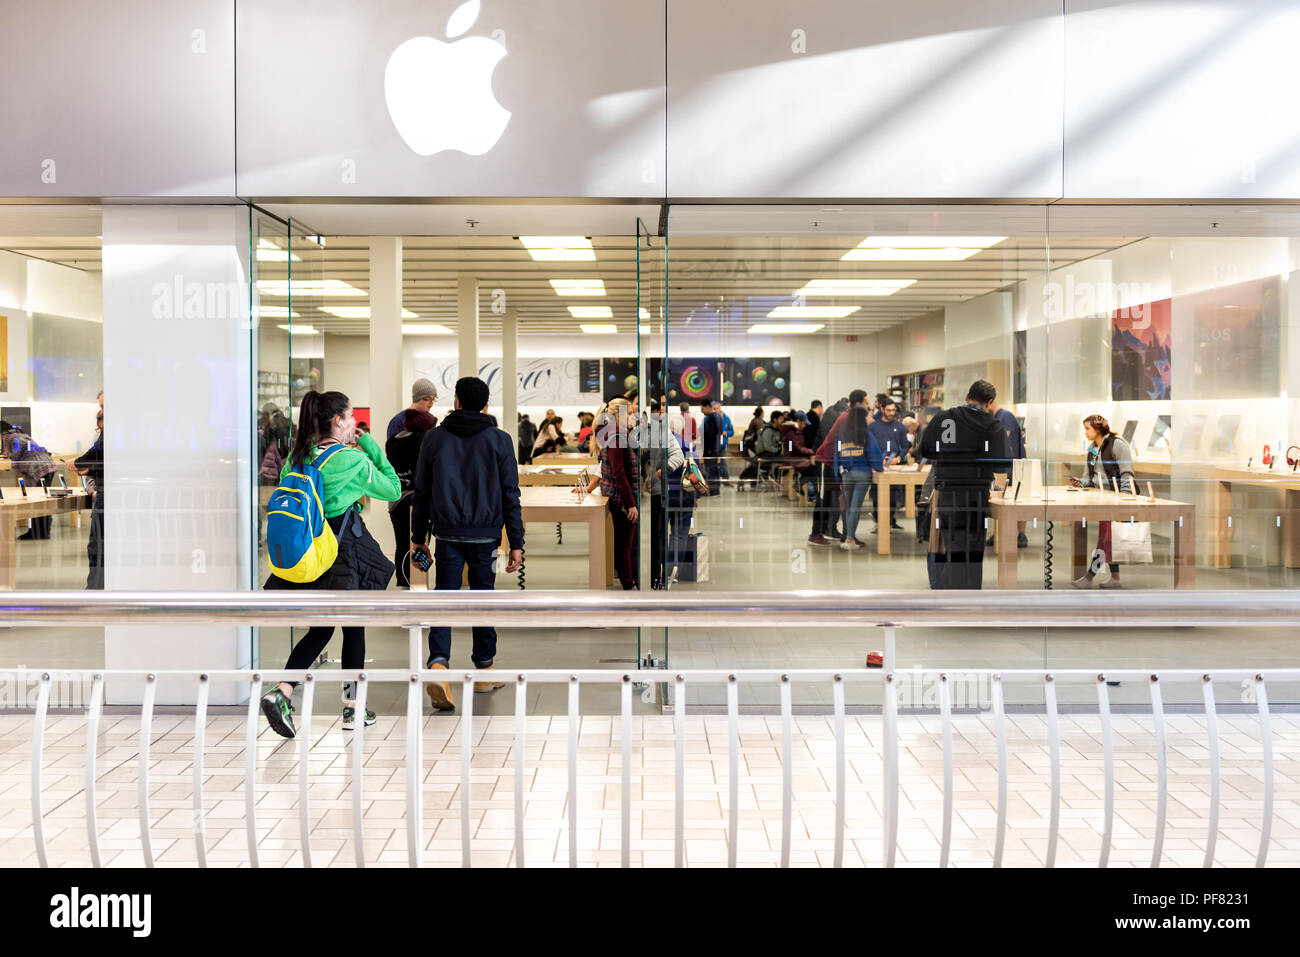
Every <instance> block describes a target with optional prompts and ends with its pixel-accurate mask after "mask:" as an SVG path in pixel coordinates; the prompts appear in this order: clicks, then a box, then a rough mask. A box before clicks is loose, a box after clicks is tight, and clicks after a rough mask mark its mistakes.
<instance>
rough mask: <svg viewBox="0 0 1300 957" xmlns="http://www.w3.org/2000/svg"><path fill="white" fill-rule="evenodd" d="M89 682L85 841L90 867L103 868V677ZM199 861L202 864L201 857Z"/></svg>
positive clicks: (96, 675)
mask: <svg viewBox="0 0 1300 957" xmlns="http://www.w3.org/2000/svg"><path fill="white" fill-rule="evenodd" d="M91 681H92V684H91V686H90V706H89V708H87V710H86V839H87V840H88V841H89V842H90V865H91V867H103V866H104V865H103V862H102V861H101V860H100V857H99V822H98V816H97V815H98V807H97V806H96V805H97V802H96V799H95V787H96V785H97V783H98V782H97V781H96V772H95V764H96V758H97V757H98V754H99V716H100V714H101V712H102V711H103V708H104V676H103V675H102V674H100V673H99V672H95V675H94V677H93V678H92V679H91ZM199 860H200V862H202V860H203V859H202V857H200V858H199Z"/></svg>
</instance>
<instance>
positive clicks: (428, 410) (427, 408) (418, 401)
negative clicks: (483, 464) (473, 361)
mask: <svg viewBox="0 0 1300 957" xmlns="http://www.w3.org/2000/svg"><path fill="white" fill-rule="evenodd" d="M437 400H438V387H437V386H436V385H434V384H433V383H432V382H430V381H429V380H428V379H416V380H415V382H414V383H412V385H411V404H410V405H408V406H407V407H406V408H405V409H403V410H402V411H401V412H398V413H397V415H395V416H393V417H392V418H391V419H389V420H388V430H387V432H385V434H384V441H385V442H387V441H388V440H389V439H391V438H392V437H393V436H395V435H396V434H397V433H398V432H400V431H402V429H404V428H405V427H406V413H407V412H423V413H424V414H425V415H430V414H432V411H433V403H434V402H436V401H437ZM399 541H400V540H399Z"/></svg>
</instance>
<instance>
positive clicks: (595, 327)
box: [582, 322, 618, 335]
mask: <svg viewBox="0 0 1300 957" xmlns="http://www.w3.org/2000/svg"><path fill="white" fill-rule="evenodd" d="M582 331H583V332H586V333H590V334H592V335H600V334H605V335H612V334H613V333H615V332H618V326H616V325H614V324H613V323H612V322H610V323H604V322H584V323H582Z"/></svg>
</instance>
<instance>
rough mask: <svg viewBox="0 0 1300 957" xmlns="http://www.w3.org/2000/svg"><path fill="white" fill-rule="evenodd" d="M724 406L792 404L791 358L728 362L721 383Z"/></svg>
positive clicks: (739, 359) (738, 359) (729, 360)
mask: <svg viewBox="0 0 1300 957" xmlns="http://www.w3.org/2000/svg"><path fill="white" fill-rule="evenodd" d="M722 401H723V403H724V404H725V405H749V404H751V403H752V404H754V405H776V406H788V405H789V404H790V357H789V356H768V357H752V358H736V359H728V360H727V361H726V378H725V380H724V381H723V384H722Z"/></svg>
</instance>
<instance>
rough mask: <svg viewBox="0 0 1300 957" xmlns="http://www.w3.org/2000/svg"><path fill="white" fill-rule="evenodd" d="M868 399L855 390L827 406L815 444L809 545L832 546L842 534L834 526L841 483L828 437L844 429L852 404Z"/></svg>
mask: <svg viewBox="0 0 1300 957" xmlns="http://www.w3.org/2000/svg"><path fill="white" fill-rule="evenodd" d="M866 399H867V394H866V393H865V392H863V391H862V390H861V389H854V390H853V391H852V392H850V393H849V395H848V397H847V398H846V397H843V396H841V397H840V399H839V401H838V402H836V403H835V404H834V405H832V406H831V407H830V408H829V409H827V410H826V412H825V413H824V414H823V415H822V417H821V421H820V422H819V423H818V426H817V444H816V445H814V446H813V448H815V449H816V450H817V454H816V456H814V458H815V459H816V463H815V464H816V465H817V505H816V507H815V508H814V509H813V525H812V534H811V535H809V536H808V542H809V544H812V545H822V546H829V545H830V544H832V543H831V539H832V538H838V537H839V536H837V535H836V534H835V526H836V524H837V523H838V522H839V520H840V519H839V515H840V483H839V480H838V479H837V478H836V477H835V444H834V443H833V442H828V441H827V439H829V438H831V436H832V434H833V433H835V431H836V430H837V429H839V428H843V426H844V422H845V421H846V420H847V419H848V411H849V406H850V405H861V404H863V403H864V402H866Z"/></svg>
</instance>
